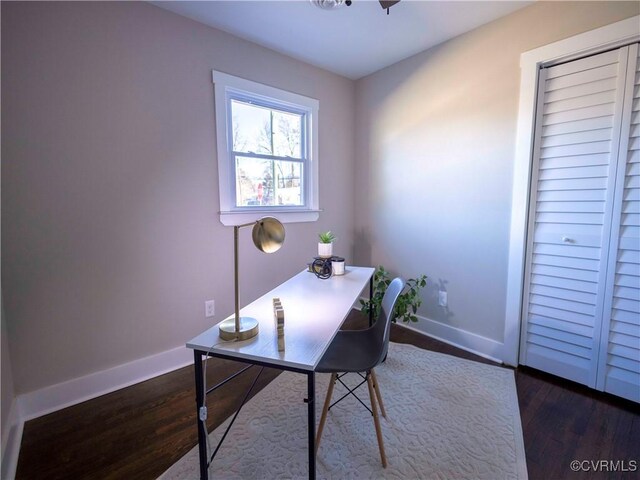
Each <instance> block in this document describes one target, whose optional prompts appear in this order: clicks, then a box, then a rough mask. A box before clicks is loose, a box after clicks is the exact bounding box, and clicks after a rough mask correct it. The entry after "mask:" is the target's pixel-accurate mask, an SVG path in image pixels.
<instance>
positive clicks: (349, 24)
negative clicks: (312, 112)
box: [152, 0, 533, 79]
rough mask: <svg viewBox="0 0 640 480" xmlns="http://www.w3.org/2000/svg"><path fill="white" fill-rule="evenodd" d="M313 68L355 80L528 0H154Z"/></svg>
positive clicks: (512, 10) (181, 13)
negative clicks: (334, 1) (326, 6)
mask: <svg viewBox="0 0 640 480" xmlns="http://www.w3.org/2000/svg"><path fill="white" fill-rule="evenodd" d="M152 3H153V4H154V5H157V6H158V7H161V8H164V9H166V10H170V11H172V12H175V13H178V14H180V15H183V16H185V17H189V18H191V19H194V20H197V21H199V22H201V23H204V24H207V25H210V26H212V27H215V28H218V29H220V30H224V31H225V32H228V33H231V34H233V35H236V36H238V37H241V38H244V39H247V40H250V41H253V42H255V43H258V44H260V45H264V46H265V47H268V48H271V49H273V50H276V51H278V52H281V53H284V54H286V55H289V56H291V57H294V58H297V59H299V60H303V61H305V62H308V63H311V64H313V65H317V66H318V67H321V68H324V69H327V70H330V71H332V72H335V73H338V74H340V75H344V76H346V77H349V78H352V79H357V78H360V77H363V76H365V75H368V74H370V73H373V72H375V71H377V70H380V69H381V68H384V67H386V66H388V65H391V64H393V63H396V62H398V61H399V60H402V59H404V58H407V57H410V56H411V55H414V54H416V53H418V52H421V51H423V50H426V49H427V48H430V47H432V46H434V45H437V44H439V43H442V42H444V41H445V40H448V39H450V38H453V37H455V36H457V35H460V34H462V33H465V32H468V31H470V30H473V29H474V28H476V27H479V26H480V25H483V24H485V23H488V22H491V21H492V20H495V19H496V18H499V17H502V16H504V15H508V14H509V13H511V12H514V11H515V10H518V9H520V8H523V7H526V6H528V5H530V4H531V3H533V2H532V1H424V0H422V1H418V0H402V1H401V2H400V3H398V4H396V5H394V6H393V7H391V9H390V14H389V15H387V14H386V11H385V10H383V9H382V8H381V7H380V4H379V3H378V1H377V0H353V4H352V5H351V6H349V7H347V6H346V5H343V6H342V7H340V8H338V9H336V10H322V9H320V8H318V7H316V6H314V5H312V4H311V3H310V2H309V0H289V1H271V0H263V1H238V0H236V1H209V2H206V1H205V2H203V1H194V2H192V1H173V2H164V1H159V2H152Z"/></svg>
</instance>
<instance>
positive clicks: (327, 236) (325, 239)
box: [318, 232, 336, 243]
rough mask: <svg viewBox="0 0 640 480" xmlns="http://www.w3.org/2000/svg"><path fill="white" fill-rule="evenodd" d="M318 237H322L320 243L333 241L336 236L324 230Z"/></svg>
mask: <svg viewBox="0 0 640 480" xmlns="http://www.w3.org/2000/svg"><path fill="white" fill-rule="evenodd" d="M318 238H319V239H320V243H333V241H334V240H335V239H336V236H335V235H334V234H333V233H331V232H323V233H319V234H318Z"/></svg>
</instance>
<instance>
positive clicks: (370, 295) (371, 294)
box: [369, 275, 373, 327]
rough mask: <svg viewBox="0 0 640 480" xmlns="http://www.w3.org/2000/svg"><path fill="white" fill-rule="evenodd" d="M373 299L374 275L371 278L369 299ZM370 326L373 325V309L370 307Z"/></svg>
mask: <svg viewBox="0 0 640 480" xmlns="http://www.w3.org/2000/svg"><path fill="white" fill-rule="evenodd" d="M372 299H373V275H371V278H370V279H369V301H371V300H372ZM369 326H370V327H371V326H373V309H372V308H370V309H369Z"/></svg>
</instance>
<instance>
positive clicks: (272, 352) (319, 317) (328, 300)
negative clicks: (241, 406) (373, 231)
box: [187, 267, 374, 371]
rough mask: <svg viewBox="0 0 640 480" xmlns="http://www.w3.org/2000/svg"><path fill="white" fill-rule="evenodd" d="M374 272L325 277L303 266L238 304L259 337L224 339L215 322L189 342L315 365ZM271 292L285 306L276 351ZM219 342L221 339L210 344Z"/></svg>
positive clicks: (285, 363)
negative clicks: (282, 347)
mask: <svg viewBox="0 0 640 480" xmlns="http://www.w3.org/2000/svg"><path fill="white" fill-rule="evenodd" d="M373 272H374V269H373V268H371V267H347V268H345V274H344V275H340V276H333V277H331V278H329V279H327V280H321V279H319V278H317V277H316V276H315V275H314V274H313V273H311V272H308V271H307V270H304V271H302V272H300V273H299V274H297V275H295V276H294V277H292V278H290V279H289V280H287V281H286V282H284V283H283V284H282V285H280V286H278V287H276V288H274V289H273V290H271V291H270V292H268V293H266V294H265V295H263V296H262V297H260V298H258V299H257V300H256V301H254V302H252V303H251V304H249V305H247V306H246V307H244V308H243V309H241V310H240V316H245V317H253V318H255V319H256V320H258V322H259V323H260V331H259V333H258V335H256V336H255V337H253V338H250V339H249V340H243V341H241V342H234V341H229V342H223V341H222V339H221V338H220V337H219V335H218V331H219V329H218V325H215V326H213V327H211V328H210V329H209V330H207V331H205V332H204V333H201V334H200V335H198V336H197V337H195V338H193V339H192V340H190V341H189V342H187V347H188V348H192V349H194V350H201V351H204V352H207V351H209V349H211V350H210V351H211V353H212V354H213V355H215V354H216V353H218V354H224V355H227V356H230V357H235V358H237V359H238V360H242V359H245V360H249V361H250V360H256V361H260V362H264V363H267V364H272V365H274V366H282V367H293V368H299V369H302V370H310V371H312V370H314V369H315V367H316V365H317V364H318V362H319V361H320V359H321V358H322V355H323V354H324V352H325V350H326V349H327V347H328V346H329V344H330V343H331V340H333V337H334V336H335V334H336V332H337V331H338V330H339V329H340V326H341V325H342V322H344V320H345V318H346V317H347V315H348V314H349V312H350V311H351V308H352V307H353V304H354V303H355V302H356V301H357V300H358V298H359V297H360V293H361V292H362V290H363V289H364V288H365V287H366V286H367V285H368V283H369V279H370V278H371V276H372V275H373ZM273 297H279V298H280V301H281V302H282V307H283V308H284V315H285V321H284V338H285V350H284V351H283V352H279V351H278V333H277V329H276V323H275V320H274V317H273V304H272V299H273ZM228 318H233V315H230V316H229V317H228ZM219 342H223V343H219ZM216 343H219V345H216V346H214V347H213V348H211V346H212V345H215V344H216Z"/></svg>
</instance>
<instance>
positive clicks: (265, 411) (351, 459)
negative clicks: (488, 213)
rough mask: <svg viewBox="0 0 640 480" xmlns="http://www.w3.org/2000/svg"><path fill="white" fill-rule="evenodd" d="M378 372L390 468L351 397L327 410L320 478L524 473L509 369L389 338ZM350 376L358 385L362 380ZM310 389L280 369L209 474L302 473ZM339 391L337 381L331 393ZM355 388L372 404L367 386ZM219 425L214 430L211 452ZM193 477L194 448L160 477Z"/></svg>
mask: <svg viewBox="0 0 640 480" xmlns="http://www.w3.org/2000/svg"><path fill="white" fill-rule="evenodd" d="M253 370H254V369H252V370H250V371H249V372H251V371H253ZM376 373H377V376H378V382H379V384H380V390H381V392H382V398H383V401H384V403H385V407H386V411H387V419H386V420H385V419H383V418H381V424H382V432H383V436H384V444H385V450H386V453H387V461H388V466H387V468H386V469H383V468H382V465H381V463H380V456H379V453H378V445H377V443H376V436H375V430H374V426H373V417H372V416H371V414H370V413H369V412H368V411H367V410H366V409H365V408H364V407H363V406H362V405H360V404H359V403H358V402H357V400H355V399H354V398H353V397H352V396H349V397H348V398H346V399H345V400H343V401H342V402H340V403H339V404H338V405H336V406H334V407H333V408H332V409H331V410H330V411H329V415H328V417H327V423H326V426H325V430H324V433H323V435H322V441H321V444H320V449H319V452H318V458H317V476H318V478H326V479H344V478H367V479H378V478H394V479H400V478H403V479H418V478H424V479H443V480H444V479H487V480H498V479H520V480H522V479H526V478H527V468H526V462H525V454H524V442H523V439H522V427H521V422H520V413H519V409H518V399H517V394H516V386H515V380H514V375H513V372H512V371H511V370H508V369H504V368H499V367H494V366H491V365H485V364H481V363H476V362H472V361H468V360H462V359H459V358H456V357H452V356H449V355H444V354H440V353H435V352H430V351H428V350H422V349H419V348H416V347H413V346H411V345H403V344H395V343H392V344H390V345H389V355H388V358H387V361H386V362H384V363H383V364H382V365H380V366H379V367H378V368H376ZM246 374H250V375H251V373H248V372H247V373H245V375H246ZM253 375H255V373H254V374H253ZM349 377H352V378H353V381H354V382H356V381H357V378H358V377H357V376H356V375H349V376H347V377H345V378H349ZM328 383H329V374H317V375H316V411H317V414H316V419H317V421H319V419H320V412H321V409H322V405H323V402H324V396H325V394H326V391H327V385H328ZM306 386H307V384H306V376H305V375H299V374H295V373H289V372H285V373H283V374H281V375H280V376H278V378H276V379H275V380H274V381H273V382H271V383H270V384H269V385H268V386H267V387H265V389H264V390H263V391H262V392H260V393H259V394H258V395H256V397H254V398H253V399H252V400H251V401H250V402H249V403H247V405H245V407H244V408H243V410H242V412H241V413H240V415H239V416H238V419H237V420H236V423H235V424H234V425H233V427H232V428H231V431H230V432H229V435H228V436H227V438H226V440H225V442H224V444H223V446H222V448H221V449H220V451H219V452H218V455H217V456H216V458H215V459H214V461H213V464H212V466H211V468H210V470H209V472H210V473H209V474H210V477H211V478H223V479H240V478H243V479H268V480H273V479H279V478H285V479H298V478H306V477H307V475H308V465H307V406H306V404H305V403H303V398H304V397H305V395H306ZM345 392H346V390H345V389H344V387H343V386H342V385H340V384H339V383H338V384H337V385H336V389H335V391H334V394H333V399H334V400H336V399H338V398H340V396H342V394H344V393H345ZM358 393H359V396H360V398H361V399H363V401H365V403H367V405H369V396H368V392H367V388H366V384H365V385H363V386H362V387H360V389H359V391H358ZM214 395H215V394H214ZM227 421H228V420H227ZM225 426H226V422H225V423H224V424H223V425H222V426H220V427H219V428H217V429H216V430H215V431H214V432H212V433H211V435H210V438H211V446H212V448H215V446H216V445H217V441H218V439H219V438H220V437H221V435H222V433H223V432H224V427H225ZM193 428H194V429H195V428H196V427H195V425H194V427H193ZM198 477H199V467H198V451H197V447H196V448H194V449H193V450H191V451H190V452H189V453H188V454H186V455H185V456H184V457H182V459H180V460H179V461H178V462H177V463H176V464H175V465H173V466H172V467H171V468H170V469H169V470H167V471H166V472H165V473H164V474H163V475H162V476H161V477H160V478H161V479H162V480H174V479H197V478H198Z"/></svg>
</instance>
